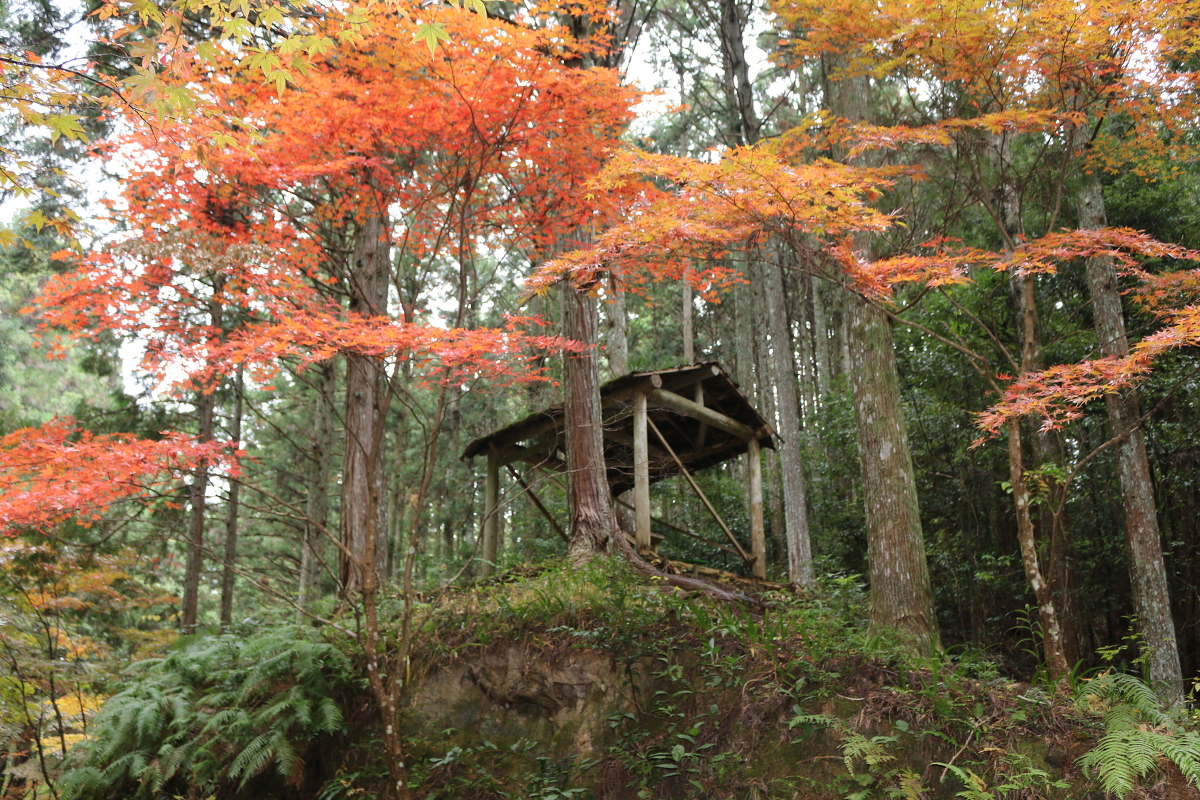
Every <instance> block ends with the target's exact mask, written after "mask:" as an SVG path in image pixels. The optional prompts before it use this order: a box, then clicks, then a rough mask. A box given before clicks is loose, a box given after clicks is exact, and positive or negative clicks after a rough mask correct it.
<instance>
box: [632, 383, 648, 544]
mask: <svg viewBox="0 0 1200 800" xmlns="http://www.w3.org/2000/svg"><path fill="white" fill-rule="evenodd" d="M633 513H634V521H635V528H636V531H635V533H636V538H637V549H638V552H639V553H641V554H642V555H646V554H647V553H649V552H650V550H651V542H650V441H649V431H648V430H647V426H646V393H645V392H638V393H637V394H635V395H634V396H633Z"/></svg>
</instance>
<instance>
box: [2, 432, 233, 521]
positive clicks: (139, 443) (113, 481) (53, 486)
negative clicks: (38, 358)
mask: <svg viewBox="0 0 1200 800" xmlns="http://www.w3.org/2000/svg"><path fill="white" fill-rule="evenodd" d="M235 456H236V454H235V453H234V452H232V450H231V448H230V447H229V445H228V444H226V443H221V442H207V443H201V442H198V441H196V439H195V438H194V437H191V436H186V435H184V434H178V433H173V434H169V435H167V436H166V437H165V438H163V439H161V440H157V441H152V440H146V439H137V438H135V437H132V436H126V435H119V434H115V435H103V436H96V435H93V434H91V433H89V432H87V431H77V430H76V429H75V426H74V420H71V419H69V418H68V419H54V420H52V421H51V422H48V423H46V424H45V425H43V426H41V427H40V428H22V429H21V430H17V431H14V432H12V433H10V434H8V435H7V436H5V437H3V438H0V534H6V535H12V534H15V533H18V532H20V531H23V530H36V531H42V532H47V531H49V530H51V529H52V528H54V527H55V526H57V525H60V524H61V523H63V522H65V521H66V520H68V519H72V518H75V519H78V520H79V521H80V523H81V524H83V525H85V526H87V525H90V524H91V522H92V521H94V520H95V519H98V518H99V515H100V514H101V513H102V512H103V511H104V510H105V509H107V508H108V507H109V506H111V505H112V504H113V503H116V502H118V501H120V500H124V499H127V498H130V497H134V496H145V495H146V494H147V493H151V494H153V493H155V492H167V493H170V491H171V487H172V486H173V485H174V484H176V483H177V482H178V481H180V480H181V476H182V474H183V473H184V472H186V471H187V470H189V469H192V468H194V467H195V466H196V465H198V464H200V463H202V462H203V463H208V464H210V465H212V466H215V467H218V468H222V469H225V470H227V471H228V473H229V474H231V475H235V474H236V472H237V468H236V460H235Z"/></svg>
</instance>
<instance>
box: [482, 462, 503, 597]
mask: <svg viewBox="0 0 1200 800" xmlns="http://www.w3.org/2000/svg"><path fill="white" fill-rule="evenodd" d="M483 514H484V518H483V541H482V542H480V547H479V558H480V559H481V560H480V564H479V571H478V574H479V577H481V578H486V577H488V576H489V575H491V574H493V573H494V572H495V571H496V551H497V547H498V545H499V542H500V458H499V456H497V455H496V453H495V452H491V451H489V452H488V457H487V476H486V477H485V479H484V484H483Z"/></svg>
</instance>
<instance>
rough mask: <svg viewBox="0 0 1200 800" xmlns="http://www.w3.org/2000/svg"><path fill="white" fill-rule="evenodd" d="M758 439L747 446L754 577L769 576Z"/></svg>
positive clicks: (751, 551) (752, 440)
mask: <svg viewBox="0 0 1200 800" xmlns="http://www.w3.org/2000/svg"><path fill="white" fill-rule="evenodd" d="M760 449H761V448H760V447H759V446H758V439H751V440H750V441H749V442H748V443H747V446H746V464H747V465H748V466H749V468H750V498H749V499H750V553H751V554H752V555H753V556H754V565H753V567H754V577H756V578H766V577H767V537H766V528H765V526H764V525H763V484H762V458H760V456H759V451H760Z"/></svg>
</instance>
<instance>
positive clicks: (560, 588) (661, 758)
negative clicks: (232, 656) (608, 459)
mask: <svg viewBox="0 0 1200 800" xmlns="http://www.w3.org/2000/svg"><path fill="white" fill-rule="evenodd" d="M738 588H743V589H744V588H745V587H744V586H743V587H738ZM752 600H753V602H748V603H744V604H738V603H734V604H730V603H722V602H718V601H715V600H712V599H711V598H708V597H706V596H704V595H702V594H694V593H687V592H681V591H678V590H676V589H673V588H671V587H667V586H663V585H660V584H656V583H655V582H653V581H651V582H647V581H644V580H642V579H639V578H636V577H634V576H633V575H631V574H630V573H629V572H628V571H627V570H625V569H623V568H622V567H621V566H620V565H613V564H609V563H606V562H600V563H597V564H596V565H594V566H593V567H592V568H590V569H585V570H582V571H580V570H577V569H574V568H571V567H568V566H565V565H561V564H549V565H544V566H542V567H538V568H525V569H521V570H516V571H514V572H512V573H509V574H507V575H505V576H502V577H501V578H499V579H496V580H494V581H492V582H491V583H489V584H486V585H483V586H477V587H473V588H471V589H468V590H464V591H461V592H458V593H456V594H455V595H454V596H453V597H450V598H449V599H448V600H446V601H445V602H444V603H443V604H441V605H440V606H439V607H438V608H437V609H436V610H431V611H430V612H429V614H428V615H427V616H426V617H425V619H424V623H423V633H422V638H421V644H420V657H419V658H418V659H417V661H416V663H415V665H414V670H415V674H414V684H413V686H414V688H413V691H412V694H411V703H410V706H409V709H408V711H407V712H406V719H405V724H406V727H407V729H409V730H411V731H413V734H412V736H411V753H412V756H414V757H415V759H416V760H417V762H418V763H419V764H421V767H420V769H419V773H420V774H419V780H420V781H421V787H422V788H421V796H422V797H425V798H476V797H477V798H492V797H544V798H558V797H596V798H611V799H612V800H617V799H618V798H630V800H633V799H634V798H689V797H692V798H813V799H814V800H816V799H817V798H831V799H832V798H836V799H838V800H841V798H849V799H850V800H868V798H875V797H879V798H885V797H900V798H913V799H914V800H917V799H918V798H934V797H945V798H951V797H963V798H968V799H969V800H982V799H983V798H993V797H994V798H1001V797H1005V798H1042V797H1045V798H1051V797H1058V798H1085V797H1097V798H1099V797H1103V796H1105V794H1104V792H1103V788H1104V787H1105V786H1108V787H1109V788H1113V787H1116V788H1118V789H1125V785H1124V784H1123V783H1121V782H1120V781H1115V778H1117V777H1120V778H1123V779H1126V780H1127V782H1128V783H1129V784H1130V786H1129V787H1128V789H1127V790H1126V791H1125V794H1126V796H1129V797H1138V798H1162V799H1163V800H1200V792H1198V791H1196V789H1195V788H1193V787H1191V786H1189V785H1188V783H1187V781H1186V779H1185V778H1184V776H1183V774H1182V773H1181V772H1180V770H1179V768H1178V767H1176V766H1175V765H1174V764H1173V763H1172V762H1171V761H1170V759H1168V758H1167V757H1165V756H1163V755H1162V754H1161V753H1155V754H1154V755H1153V756H1152V757H1150V767H1149V769H1146V770H1145V774H1144V775H1137V774H1135V773H1136V772H1138V770H1139V764H1138V763H1133V762H1131V761H1130V760H1129V759H1123V754H1122V753H1119V752H1118V753H1116V754H1115V756H1114V755H1112V754H1110V761H1108V762H1105V761H1103V760H1102V761H1100V762H1097V763H1094V764H1090V766H1091V769H1085V766H1089V763H1088V759H1087V758H1085V756H1086V754H1087V753H1089V752H1090V751H1093V750H1095V749H1096V747H1097V745H1098V744H1099V743H1100V742H1101V740H1102V737H1104V736H1105V734H1106V727H1105V719H1106V714H1108V715H1111V714H1112V712H1113V709H1114V708H1120V709H1128V708H1132V706H1130V703H1131V702H1135V700H1131V698H1130V697H1128V696H1127V693H1122V692H1121V691H1120V690H1119V689H1114V688H1113V687H1112V685H1111V684H1110V683H1109V682H1108V678H1109V676H1108V675H1104V676H1103V677H1102V678H1101V680H1100V681H1098V682H1091V681H1090V680H1089V679H1085V678H1079V679H1077V680H1075V679H1073V681H1074V685H1068V683H1065V682H1064V684H1062V685H1059V686H1054V685H1047V684H1045V683H1044V682H1041V683H1033V684H1031V683H1028V682H1023V681H1019V680H1014V679H1012V678H1011V677H1007V676H1005V675H1004V674H1003V670H1002V668H1001V665H1000V663H999V662H998V660H995V659H991V658H988V657H986V656H985V655H983V654H980V653H977V652H965V653H958V654H955V655H945V654H939V655H938V656H937V657H936V658H934V659H912V658H909V657H906V656H905V655H904V654H903V652H902V651H901V649H900V648H899V647H898V646H897V643H896V642H893V641H889V640H888V639H886V638H881V637H874V638H872V637H869V636H867V635H866V633H865V631H864V628H863V625H862V620H861V616H862V611H863V609H862V601H863V598H862V596H861V590H860V589H858V588H857V587H856V586H853V585H852V584H849V583H841V584H838V583H834V584H832V585H830V586H829V587H827V589H826V590H825V591H823V592H822V593H821V595H820V596H817V597H812V598H799V597H796V596H795V595H793V594H791V593H786V592H778V591H769V592H765V593H761V594H757V595H755V596H754V597H753V598H752ZM1092 677H1095V676H1092ZM1147 711H1148V713H1149V711H1150V710H1149V709H1148V710H1147ZM1130 713H1132V714H1133V715H1134V716H1135V717H1136V716H1137V715H1138V714H1139V713H1140V712H1138V711H1137V710H1136V709H1134V710H1133V711H1131V712H1130ZM1136 724H1140V725H1142V726H1143V727H1147V728H1153V726H1154V725H1155V724H1159V723H1158V722H1157V721H1152V720H1149V718H1147V720H1143V721H1142V722H1138V723H1136ZM1162 730H1164V731H1165V730H1166V729H1165V728H1162ZM1131 746H1132V745H1131ZM1093 759H1094V757H1093ZM352 760H353V759H352ZM365 763H366V762H364V764H365ZM1141 766H1145V765H1144V764H1142V765H1141ZM1184 766H1185V767H1187V766H1188V763H1187V762H1186V761H1185V764H1184ZM343 769H345V767H343ZM352 771H353V770H352ZM1106 780H1107V782H1106Z"/></svg>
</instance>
